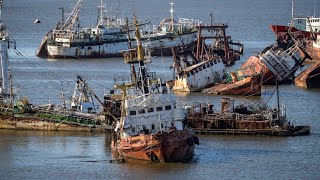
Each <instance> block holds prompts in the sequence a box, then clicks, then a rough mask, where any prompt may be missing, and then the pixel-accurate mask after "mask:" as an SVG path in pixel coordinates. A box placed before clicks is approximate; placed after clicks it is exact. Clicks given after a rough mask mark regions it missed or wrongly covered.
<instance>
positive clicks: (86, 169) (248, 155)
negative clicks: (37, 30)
mask: <svg viewBox="0 0 320 180" xmlns="http://www.w3.org/2000/svg"><path fill="white" fill-rule="evenodd" d="M0 137H1V138H0V152H1V156H0V166H1V168H0V173H1V179H22V178H23V179H34V178H35V177H36V178H38V179H92V178H93V179H141V178H142V179H154V178H156V179H157V178H159V179H166V178H169V179H172V178H179V179H180V178H181V179H208V177H222V178H227V179H228V178H231V179H232V178H234V177H238V178H241V179H248V178H257V179H258V178H261V177H269V178H271V179H296V178H298V179H300V178H307V179H317V177H318V176H317V175H318V171H317V170H318V167H319V159H318V157H319V155H320V154H319V151H318V149H316V148H312V147H313V146H314V144H318V143H319V138H318V136H312V135H311V136H305V137H304V136H301V137H294V138H287V137H267V136H260V137H259V136H200V139H201V145H200V146H198V147H197V148H196V149H195V156H194V157H193V159H192V160H191V161H189V162H187V163H152V162H150V161H140V160H132V159H129V160H127V161H126V162H125V163H110V160H112V159H113V158H112V155H111V147H110V143H111V135H110V134H93V133H83V132H81V133H79V132H63V131H57V132H52V131H51V132H48V131H12V130H1V131H0ZM306 147H308V148H306ZM292 162H296V163H295V164H294V167H293V164H292ZM290 164H291V165H290ZM306 166H308V170H307V171H305V170H304V169H305V167H306ZM275 167H276V168H275ZM294 169H295V170H296V171H294ZM270 171H272V172H273V173H270Z"/></svg>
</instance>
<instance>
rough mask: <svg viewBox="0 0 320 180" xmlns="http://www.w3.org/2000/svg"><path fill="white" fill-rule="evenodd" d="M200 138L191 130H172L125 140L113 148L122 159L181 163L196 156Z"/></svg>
mask: <svg viewBox="0 0 320 180" xmlns="http://www.w3.org/2000/svg"><path fill="white" fill-rule="evenodd" d="M195 144H199V141H198V137H197V136H196V135H195V134H194V133H193V131H190V130H187V129H185V130H172V131H169V132H162V133H157V134H147V135H141V136H133V137H128V138H123V139H121V140H119V141H118V142H117V144H116V145H115V146H114V147H113V150H115V151H116V152H117V153H118V154H119V156H120V157H124V158H132V159H139V160H146V161H154V162H179V161H184V160H187V159H189V158H190V157H192V156H193V154H194V146H195Z"/></svg>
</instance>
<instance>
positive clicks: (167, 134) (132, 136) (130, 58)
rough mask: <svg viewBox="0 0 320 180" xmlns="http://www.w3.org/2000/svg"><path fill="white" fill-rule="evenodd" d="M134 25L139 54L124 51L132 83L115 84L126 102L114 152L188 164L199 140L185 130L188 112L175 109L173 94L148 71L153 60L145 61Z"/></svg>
mask: <svg viewBox="0 0 320 180" xmlns="http://www.w3.org/2000/svg"><path fill="white" fill-rule="evenodd" d="M134 23H135V25H136V32H137V33H136V36H137V37H136V39H137V50H135V49H129V50H128V51H122V53H123V54H124V57H125V62H126V63H128V64H129V65H130V67H131V78H130V79H131V80H130V81H123V78H120V79H121V81H116V83H115V87H116V88H117V89H121V94H122V97H123V98H122V106H121V118H120V121H119V122H118V124H117V126H116V128H115V131H114V134H113V135H114V136H113V140H112V144H111V147H112V150H113V152H115V153H116V154H118V157H119V158H132V159H140V160H147V161H155V162H176V161H184V160H187V159H188V158H190V157H192V156H193V154H194V147H195V144H199V140H198V137H197V136H196V135H195V134H194V132H193V131H192V130H191V129H188V128H185V127H184V123H183V121H184V119H185V113H186V112H185V109H184V108H178V107H177V106H176V101H175V97H174V94H173V93H172V92H170V90H169V89H167V88H166V86H165V84H164V83H162V82H161V80H160V79H156V78H155V73H151V72H148V71H147V67H146V65H147V63H148V62H150V59H148V58H145V55H144V52H143V50H142V45H141V41H140V33H139V32H140V31H139V26H138V23H137V20H136V17H135V18H134ZM148 52H149V53H148V54H149V55H150V51H148ZM148 57H150V56H148ZM135 64H138V67H137V70H136V67H135Z"/></svg>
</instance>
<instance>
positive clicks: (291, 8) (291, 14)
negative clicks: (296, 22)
mask: <svg viewBox="0 0 320 180" xmlns="http://www.w3.org/2000/svg"><path fill="white" fill-rule="evenodd" d="M293 16H294V15H293V0H292V1H291V19H293Z"/></svg>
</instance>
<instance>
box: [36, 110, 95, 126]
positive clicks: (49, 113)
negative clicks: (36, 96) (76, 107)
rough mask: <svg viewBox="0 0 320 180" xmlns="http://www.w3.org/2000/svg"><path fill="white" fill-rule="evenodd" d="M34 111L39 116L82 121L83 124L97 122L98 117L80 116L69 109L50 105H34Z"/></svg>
mask: <svg viewBox="0 0 320 180" xmlns="http://www.w3.org/2000/svg"><path fill="white" fill-rule="evenodd" d="M32 111H34V112H36V114H37V116H38V117H40V118H41V117H43V118H49V119H51V120H53V121H59V122H64V123H82V124H96V123H97V120H98V118H93V117H90V116H89V115H90V114H89V113H88V116H80V115H77V114H75V112H74V111H70V110H67V109H61V110H60V109H59V110H57V109H52V108H48V107H41V106H35V107H32Z"/></svg>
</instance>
